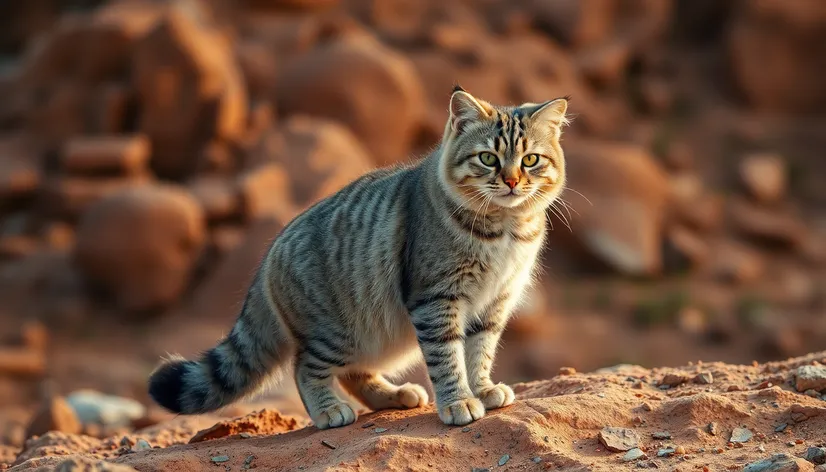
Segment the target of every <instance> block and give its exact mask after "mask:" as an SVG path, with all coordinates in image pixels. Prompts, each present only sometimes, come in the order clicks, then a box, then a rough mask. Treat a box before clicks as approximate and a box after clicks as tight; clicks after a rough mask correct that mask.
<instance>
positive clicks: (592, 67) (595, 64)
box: [576, 39, 632, 87]
mask: <svg viewBox="0 0 826 472" xmlns="http://www.w3.org/2000/svg"><path fill="white" fill-rule="evenodd" d="M631 54H632V51H631V45H630V44H629V43H628V41H624V40H622V39H615V40H612V41H607V42H605V43H602V44H599V45H595V46H593V47H591V48H588V49H586V50H584V51H582V52H580V53H578V54H577V56H576V63H577V66H578V67H579V69H580V71H581V72H582V75H583V76H584V77H585V78H586V79H588V80H590V81H591V82H593V83H594V84H596V85H599V86H603V87H604V86H609V87H615V86H617V85H619V84H620V83H621V81H622V80H623V79H624V78H625V71H626V68H627V67H628V63H629V61H630V60H631V58H632V56H631Z"/></svg>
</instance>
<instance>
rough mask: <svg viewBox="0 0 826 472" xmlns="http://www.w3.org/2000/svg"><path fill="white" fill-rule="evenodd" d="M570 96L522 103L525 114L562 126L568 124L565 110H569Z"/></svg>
mask: <svg viewBox="0 0 826 472" xmlns="http://www.w3.org/2000/svg"><path fill="white" fill-rule="evenodd" d="M568 100H570V97H562V98H557V99H554V100H548V101H547V102H545V103H538V104H537V103H526V104H524V105H522V106H521V107H520V108H522V109H523V110H524V111H525V115H526V116H527V117H528V118H530V119H531V120H532V121H535V122H546V123H548V124H549V125H551V126H554V127H557V128H558V127H560V126H562V125H567V124H568V118H567V117H566V116H565V112H566V111H567V110H568Z"/></svg>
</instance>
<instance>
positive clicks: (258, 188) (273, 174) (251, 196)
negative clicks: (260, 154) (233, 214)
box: [237, 162, 318, 221]
mask: <svg viewBox="0 0 826 472" xmlns="http://www.w3.org/2000/svg"><path fill="white" fill-rule="evenodd" d="M304 164H306V162H305V163H304ZM294 175H295V174H294ZM290 177H291V176H290V174H289V173H288V171H286V170H285V169H284V168H283V167H282V166H280V165H279V164H276V163H271V164H267V165H263V166H260V167H257V168H255V169H252V170H249V171H247V172H245V173H244V174H242V175H240V176H239V178H238V181H237V185H238V193H239V195H240V197H239V198H240V207H241V213H242V214H243V216H244V219H245V221H254V220H257V219H260V218H266V217H275V218H276V219H278V220H280V221H289V220H291V219H292V218H293V217H294V216H295V215H296V214H297V209H296V207H295V206H294V205H293V199H292V196H291V194H290ZM316 184H318V182H316Z"/></svg>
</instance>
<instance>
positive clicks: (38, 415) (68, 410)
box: [26, 397, 81, 438]
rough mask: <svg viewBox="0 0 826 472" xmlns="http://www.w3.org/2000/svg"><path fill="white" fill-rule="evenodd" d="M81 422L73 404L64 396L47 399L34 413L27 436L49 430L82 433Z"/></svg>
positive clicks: (40, 434)
mask: <svg viewBox="0 0 826 472" xmlns="http://www.w3.org/2000/svg"><path fill="white" fill-rule="evenodd" d="M80 427H81V423H80V420H78V418H77V415H76V414H75V411H74V410H73V409H72V407H71V405H69V403H68V402H67V401H66V399H64V398H62V397H51V398H48V399H46V401H44V402H43V403H42V404H41V405H40V408H38V409H37V411H36V412H35V413H34V416H33V417H32V419H31V421H30V422H29V426H28V427H27V428H26V438H30V437H32V436H42V435H44V434H46V433H48V432H49V431H60V432H61V433H66V434H78V433H80Z"/></svg>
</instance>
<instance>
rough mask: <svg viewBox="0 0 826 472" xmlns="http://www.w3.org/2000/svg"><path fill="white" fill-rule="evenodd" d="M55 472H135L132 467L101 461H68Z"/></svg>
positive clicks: (59, 465)
mask: <svg viewBox="0 0 826 472" xmlns="http://www.w3.org/2000/svg"><path fill="white" fill-rule="evenodd" d="M54 470H55V472H137V470H136V469H135V468H133V467H129V466H128V465H124V464H115V463H112V462H106V461H102V460H92V459H81V458H75V459H68V460H65V461H63V462H61V463H59V464H57V467H55V469H54Z"/></svg>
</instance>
